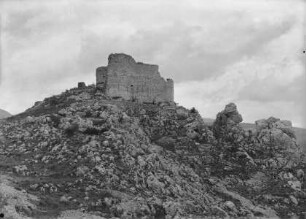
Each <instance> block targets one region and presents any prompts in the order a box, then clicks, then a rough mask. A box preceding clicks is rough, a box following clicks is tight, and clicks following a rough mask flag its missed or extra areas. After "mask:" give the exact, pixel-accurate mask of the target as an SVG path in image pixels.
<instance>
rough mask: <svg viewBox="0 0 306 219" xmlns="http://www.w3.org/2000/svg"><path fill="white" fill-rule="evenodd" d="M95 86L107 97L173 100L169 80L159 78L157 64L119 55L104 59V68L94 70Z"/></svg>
mask: <svg viewBox="0 0 306 219" xmlns="http://www.w3.org/2000/svg"><path fill="white" fill-rule="evenodd" d="M96 83H97V86H98V87H99V88H100V89H101V90H102V91H103V92H104V93H105V94H106V95H108V96H110V97H122V98H123V99H126V100H137V101H140V102H172V101H174V85H173V80H172V79H167V80H165V79H164V78H162V77H161V76H160V73H159V71H158V65H150V64H144V63H141V62H136V61H135V60H134V59H133V58H132V57H131V56H129V55H126V54H123V53H119V54H111V55H109V57H108V65H107V66H106V67H104V66H103V67H99V68H97V70H96Z"/></svg>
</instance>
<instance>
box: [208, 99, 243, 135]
mask: <svg viewBox="0 0 306 219" xmlns="http://www.w3.org/2000/svg"><path fill="white" fill-rule="evenodd" d="M241 122H242V116H241V115H240V114H239V112H238V110H237V106H236V104H234V103H229V104H227V105H226V106H225V108H224V110H223V111H221V112H219V113H218V114H217V118H216V120H215V122H214V124H213V129H214V133H215V136H216V137H217V138H219V137H221V136H222V135H224V134H225V133H229V132H230V131H234V132H235V133H240V132H242V130H241V129H242V128H240V127H239V126H238V124H239V123H241Z"/></svg>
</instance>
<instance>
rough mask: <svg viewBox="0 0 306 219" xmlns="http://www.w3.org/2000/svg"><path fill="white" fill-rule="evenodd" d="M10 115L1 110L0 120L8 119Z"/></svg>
mask: <svg viewBox="0 0 306 219" xmlns="http://www.w3.org/2000/svg"><path fill="white" fill-rule="evenodd" d="M10 116H11V114H10V113H9V112H7V111H5V110H3V109H0V119H4V118H7V117H10Z"/></svg>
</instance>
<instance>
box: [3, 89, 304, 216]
mask: <svg viewBox="0 0 306 219" xmlns="http://www.w3.org/2000/svg"><path fill="white" fill-rule="evenodd" d="M241 121H242V116H241V115H240V114H239V112H238V110H237V106H236V105H235V104H233V103H230V104H229V105H227V106H226V107H225V109H224V110H222V111H221V112H220V113H219V114H218V115H217V118H216V121H215V122H214V124H213V125H212V126H208V125H206V124H205V123H204V121H203V119H202V118H201V116H200V115H199V113H198V112H197V110H196V109H194V108H192V109H186V108H184V107H182V106H177V105H176V104H174V103H172V104H170V103H159V104H143V103H137V102H132V101H126V100H123V99H118V98H116V99H111V98H110V97H108V96H105V95H104V94H103V93H102V92H101V91H100V90H99V89H96V87H95V86H82V87H81V88H73V89H71V90H67V91H66V92H63V93H62V94H60V95H57V96H53V97H50V98H46V99H45V100H44V101H41V102H37V103H36V104H35V105H34V106H33V107H32V108H30V109H28V110H27V111H25V112H24V113H22V114H19V115H16V116H14V117H10V118H8V119H6V120H4V121H3V122H1V123H0V156H1V157H0V171H1V177H0V183H1V186H0V194H1V195H0V213H1V214H2V216H5V217H7V218H212V217H215V218H229V217H235V218H236V217H248V218H255V217H256V218H278V217H283V218H289V217H293V216H301V217H302V216H303V215H305V211H306V210H305V209H306V208H305V206H306V187H305V176H304V172H305V160H304V157H303V156H302V153H300V151H299V146H298V145H297V144H296V140H295V135H294V132H293V131H292V127H291V124H290V123H289V122H286V121H281V120H279V119H276V118H269V119H266V120H261V121H258V122H257V123H256V125H257V129H256V131H255V132H251V131H245V130H244V129H242V128H241V126H240V123H241Z"/></svg>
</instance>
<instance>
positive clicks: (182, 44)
mask: <svg viewBox="0 0 306 219" xmlns="http://www.w3.org/2000/svg"><path fill="white" fill-rule="evenodd" d="M0 6H1V9H2V11H1V70H2V71H1V74H2V75H1V78H0V80H1V81H0V94H1V98H0V108H5V109H7V110H9V111H10V112H11V113H17V112H21V111H23V110H24V109H25V108H27V107H30V106H31V105H32V104H33V103H34V102H35V101H37V100H41V99H43V98H44V97H46V96H49V95H52V94H57V93H60V92H61V91H63V90H65V89H68V88H70V87H72V86H75V85H76V83H77V82H78V81H85V82H86V83H92V82H94V81H95V78H94V76H95V74H94V72H95V68H96V67H98V66H102V65H106V64H107V56H108V55H109V54H110V53H114V52H124V53H127V54H131V55H132V56H133V57H134V58H135V59H136V60H137V61H141V62H145V63H154V64H158V65H159V66H160V72H161V74H162V76H164V77H165V78H173V79H174V81H175V83H176V85H175V91H176V101H177V102H179V103H181V104H182V105H187V106H192V105H194V104H195V103H196V104H197V105H196V107H197V108H200V109H201V112H202V113H203V116H206V115H207V117H214V116H215V114H216V113H217V112H218V111H220V110H221V109H222V108H223V107H224V105H225V104H226V103H228V102H230V101H236V102H237V103H238V104H239V106H238V107H239V109H241V110H243V111H245V112H243V114H245V115H246V116H245V119H246V120H247V121H251V120H254V119H256V118H261V117H263V116H266V113H265V112H269V113H273V110H271V109H277V108H281V109H282V110H275V113H276V114H277V115H279V116H281V117H288V118H289V119H292V120H294V122H295V123H296V124H300V123H301V122H300V121H301V116H300V115H301V114H303V112H305V101H302V98H303V97H304V96H303V95H302V92H304V90H305V87H304V86H303V83H302V80H303V79H304V78H305V71H304V67H303V66H302V64H301V63H302V61H303V59H304V56H302V55H297V54H300V50H301V48H302V47H303V33H302V30H303V22H304V21H303V16H304V14H305V12H304V11H303V8H304V6H305V3H304V2H303V1H298V0H296V1H275V0H268V1H266V0H259V1H245V0H244V1H242V0H236V1H233V0H219V1H216V2H204V1H202V0H193V1H184V0H168V1H162V0H157V1H147V0H143V1H137V0H131V1H128V2H127V1H122V0H112V1H107V0H102V1H100V0H99V1H97V0H91V1H82V0H73V1H72V0H63V1H34V0H30V1H5V0H4V1H1V2H0ZM288 8H290V9H291V10H288ZM289 72H290V74H289ZM12 100H14V101H12ZM293 105H295V106H294V107H293ZM290 107H293V108H294V109H290ZM248 110H249V111H248ZM303 110H304V111H303ZM255 117H256V118H255Z"/></svg>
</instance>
